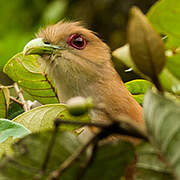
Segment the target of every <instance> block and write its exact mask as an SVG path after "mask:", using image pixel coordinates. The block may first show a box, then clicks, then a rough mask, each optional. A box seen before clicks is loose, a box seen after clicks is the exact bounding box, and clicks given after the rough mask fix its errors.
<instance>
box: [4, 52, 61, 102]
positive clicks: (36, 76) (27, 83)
mask: <svg viewBox="0 0 180 180" xmlns="http://www.w3.org/2000/svg"><path fill="white" fill-rule="evenodd" d="M39 59H40V56H35V55H30V56H24V55H23V54H22V53H19V54H17V55H15V56H14V57H12V58H11V59H10V60H9V61H8V62H7V64H6V65H5V67H4V72H5V73H6V74H7V75H8V76H9V77H10V78H11V79H12V80H14V81H15V82H17V83H18V84H19V86H21V87H22V88H23V90H25V91H26V92H28V93H29V94H30V95H31V96H32V97H33V98H34V99H35V100H37V101H39V102H40V103H42V104H52V103H57V102H58V98H57V94H56V89H55V87H54V84H53V82H52V81H51V80H50V79H49V77H48V76H47V74H45V71H44V69H43V68H42V66H41V64H40V62H39Z"/></svg>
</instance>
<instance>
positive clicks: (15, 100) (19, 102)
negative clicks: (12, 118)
mask: <svg viewBox="0 0 180 180" xmlns="http://www.w3.org/2000/svg"><path fill="white" fill-rule="evenodd" d="M10 99H11V100H12V101H14V102H16V103H18V104H19V105H21V106H22V107H23V105H24V104H23V103H22V102H21V101H19V100H17V99H16V98H14V97H12V96H10Z"/></svg>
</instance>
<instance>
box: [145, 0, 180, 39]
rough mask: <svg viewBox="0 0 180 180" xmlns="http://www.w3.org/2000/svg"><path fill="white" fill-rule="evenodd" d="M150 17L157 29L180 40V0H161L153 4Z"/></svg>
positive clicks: (149, 13)
mask: <svg viewBox="0 0 180 180" xmlns="http://www.w3.org/2000/svg"><path fill="white" fill-rule="evenodd" d="M147 15H148V18H149V20H150V21H151V23H152V24H153V25H154V27H155V28H156V30H157V31H158V32H160V33H162V34H165V35H168V36H170V37H174V38H175V39H179V40H180V31H179V29H180V24H179V23H177V22H180V1H179V0H161V1H158V2H157V3H156V4H154V5H153V6H152V8H151V9H150V11H149V12H148V14H147Z"/></svg>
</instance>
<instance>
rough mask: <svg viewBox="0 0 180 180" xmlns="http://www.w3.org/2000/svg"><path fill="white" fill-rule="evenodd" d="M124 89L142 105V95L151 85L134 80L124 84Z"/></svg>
mask: <svg viewBox="0 0 180 180" xmlns="http://www.w3.org/2000/svg"><path fill="white" fill-rule="evenodd" d="M125 86H126V88H127V89H128V91H129V92H130V93H131V94H132V96H133V97H134V99H136V101H137V102H138V103H139V104H142V103H143V100H144V94H145V93H146V91H147V90H148V89H149V88H151V87H152V83H151V82H150V81H147V80H143V79H136V80H132V81H129V82H127V83H125Z"/></svg>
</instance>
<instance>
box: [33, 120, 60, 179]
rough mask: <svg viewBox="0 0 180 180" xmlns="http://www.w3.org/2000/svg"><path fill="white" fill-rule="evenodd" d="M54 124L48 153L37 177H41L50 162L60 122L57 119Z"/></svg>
mask: <svg viewBox="0 0 180 180" xmlns="http://www.w3.org/2000/svg"><path fill="white" fill-rule="evenodd" d="M54 126H55V127H54V131H53V134H52V137H51V140H50V143H49V145H48V148H47V152H46V155H45V158H44V161H43V164H42V167H41V170H40V171H39V173H38V174H37V175H36V176H35V179H41V177H42V175H43V174H44V173H45V172H46V169H47V165H48V162H49V158H50V155H51V152H52V149H53V147H54V144H55V140H56V137H57V133H58V127H59V123H58V122H57V121H56V120H55V121H54Z"/></svg>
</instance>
